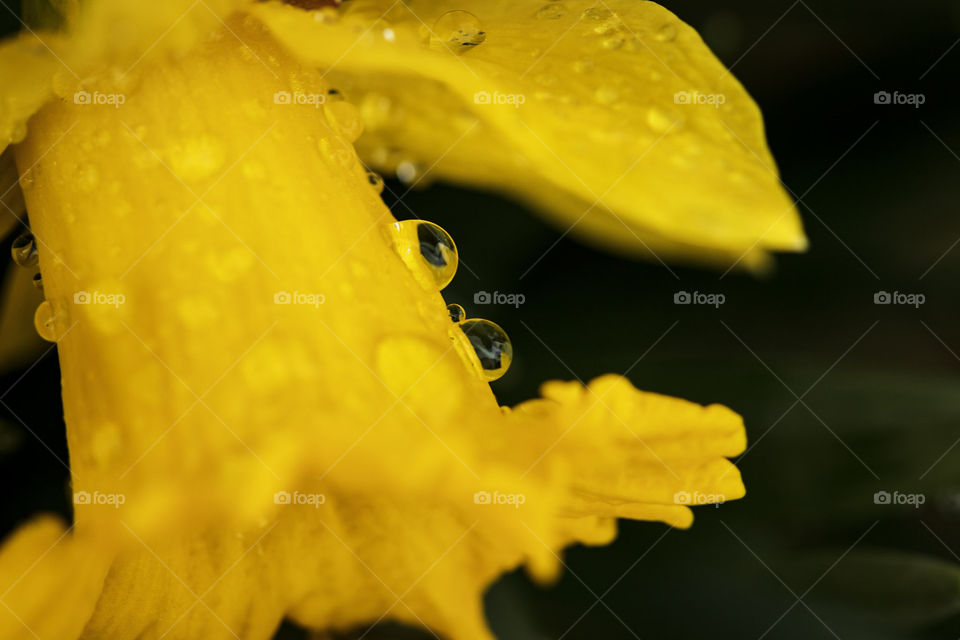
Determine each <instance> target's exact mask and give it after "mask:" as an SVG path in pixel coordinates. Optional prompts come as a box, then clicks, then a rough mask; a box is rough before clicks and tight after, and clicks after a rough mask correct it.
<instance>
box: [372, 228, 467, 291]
mask: <svg viewBox="0 0 960 640" xmlns="http://www.w3.org/2000/svg"><path fill="white" fill-rule="evenodd" d="M388 229H389V232H390V236H391V241H392V243H393V248H394V250H395V251H396V252H397V254H398V255H399V256H400V258H401V259H402V260H403V262H404V263H405V264H406V265H407V266H408V267H409V268H410V270H411V271H413V275H414V277H415V278H416V279H417V281H418V282H420V284H421V285H423V286H424V287H426V288H431V287H436V288H438V289H443V288H444V287H445V286H447V285H448V284H450V281H451V280H453V276H454V275H456V273H457V264H458V262H459V258H458V256H457V245H455V244H454V242H453V238H451V237H450V234H449V233H447V232H446V231H444V230H443V228H441V227H440V226H439V225H436V224H434V223H432V222H426V221H424V220H403V221H402V222H395V223H394V224H392V225H390V226H389V227H388Z"/></svg>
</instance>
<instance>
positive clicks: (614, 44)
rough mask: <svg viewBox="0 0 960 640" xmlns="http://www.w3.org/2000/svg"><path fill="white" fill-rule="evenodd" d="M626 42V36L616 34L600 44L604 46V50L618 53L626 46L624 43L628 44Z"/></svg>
mask: <svg viewBox="0 0 960 640" xmlns="http://www.w3.org/2000/svg"><path fill="white" fill-rule="evenodd" d="M626 41H627V37H626V36H625V35H623V34H622V33H614V34H612V35H610V36H607V37H606V38H604V39H603V40H602V41H601V42H600V44H601V45H602V46H603V48H604V49H608V50H610V51H616V50H617V49H619V48H621V47H622V46H623V45H624V43H626Z"/></svg>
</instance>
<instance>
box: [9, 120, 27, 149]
mask: <svg viewBox="0 0 960 640" xmlns="http://www.w3.org/2000/svg"><path fill="white" fill-rule="evenodd" d="M26 137H27V123H26V122H18V123H17V124H15V125H13V129H11V130H10V144H19V143H20V142H23V140H24V138H26Z"/></svg>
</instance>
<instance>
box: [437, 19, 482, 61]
mask: <svg viewBox="0 0 960 640" xmlns="http://www.w3.org/2000/svg"><path fill="white" fill-rule="evenodd" d="M486 38H487V34H486V32H484V30H483V25H482V24H480V20H479V19H478V18H477V16H475V15H473V14H472V13H470V12H469V11H461V10H455V11H447V12H446V13H444V14H443V15H441V16H440V17H439V18H437V21H436V22H434V23H433V30H432V32H431V34H430V46H431V48H433V49H438V48H441V47H445V48H447V49H449V50H450V51H453V52H456V53H462V52H464V51H467V50H469V49H472V48H473V47H475V46H477V45H478V44H480V43H481V42H483V41H484V40H486Z"/></svg>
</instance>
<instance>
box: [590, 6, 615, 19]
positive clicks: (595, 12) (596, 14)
mask: <svg viewBox="0 0 960 640" xmlns="http://www.w3.org/2000/svg"><path fill="white" fill-rule="evenodd" d="M611 15H613V12H612V11H610V10H609V9H601V8H600V7H590V8H589V9H584V11H583V17H584V18H585V19H587V20H606V19H607V18H609V17H610V16H611Z"/></svg>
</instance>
